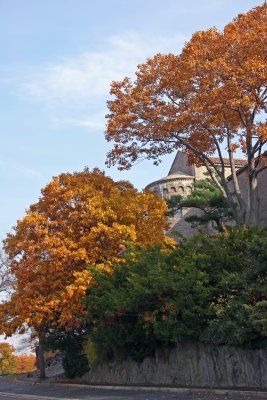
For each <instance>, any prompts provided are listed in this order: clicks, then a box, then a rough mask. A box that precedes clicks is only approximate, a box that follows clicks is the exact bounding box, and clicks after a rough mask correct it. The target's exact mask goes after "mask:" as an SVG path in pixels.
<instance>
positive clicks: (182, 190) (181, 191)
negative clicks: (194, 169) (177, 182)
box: [178, 186, 184, 196]
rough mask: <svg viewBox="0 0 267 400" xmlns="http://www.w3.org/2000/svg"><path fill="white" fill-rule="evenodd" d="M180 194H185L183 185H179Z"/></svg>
mask: <svg viewBox="0 0 267 400" xmlns="http://www.w3.org/2000/svg"><path fill="white" fill-rule="evenodd" d="M178 194H180V195H182V196H183V195H184V188H183V186H179V187H178Z"/></svg>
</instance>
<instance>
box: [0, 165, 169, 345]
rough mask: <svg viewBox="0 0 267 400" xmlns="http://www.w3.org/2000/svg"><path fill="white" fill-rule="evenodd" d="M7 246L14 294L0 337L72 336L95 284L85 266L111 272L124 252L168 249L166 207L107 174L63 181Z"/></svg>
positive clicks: (1, 311)
mask: <svg viewBox="0 0 267 400" xmlns="http://www.w3.org/2000/svg"><path fill="white" fill-rule="evenodd" d="M41 193H42V194H41V197H40V199H39V201H38V202H37V203H36V204H33V205H31V206H30V208H29V210H28V211H27V214H26V216H25V217H24V218H23V219H22V220H20V221H18V223H17V225H16V226H15V227H14V233H11V234H9V235H8V237H7V239H6V240H5V242H4V244H5V250H6V252H7V254H8V256H9V259H10V270H11V272H12V273H13V274H14V276H15V277H16V282H15V287H14V293H12V296H11V298H10V300H9V301H7V302H6V303H4V304H1V305H0V321H1V330H2V332H4V333H6V334H8V335H10V334H12V333H14V332H15V331H16V330H17V329H19V330H20V331H21V332H22V331H23V330H24V329H25V324H27V326H30V327H32V328H33V329H34V331H35V332H36V334H37V335H38V337H39V339H40V347H39V351H41V350H42V346H41V345H42V341H43V340H44V334H45V332H47V329H48V327H50V326H52V327H55V326H61V327H62V326H63V327H64V328H65V329H74V328H75V327H78V326H79V325H80V323H81V321H82V317H83V316H85V315H86V313H85V310H84V306H83V304H82V303H81V302H80V299H81V298H82V297H83V296H84V294H85V291H86V289H87V287H88V285H90V282H91V276H90V273H89V272H88V270H87V265H88V264H93V265H97V267H98V268H105V269H110V270H112V263H113V261H114V260H117V259H118V258H119V259H120V257H118V253H120V251H121V249H122V246H123V245H125V243H127V242H136V243H138V244H140V245H142V246H145V245H148V244H151V243H153V242H155V243H163V242H165V240H166V239H165V237H164V233H163V228H164V227H165V225H166V221H165V213H166V205H165V202H163V201H162V200H160V199H158V198H157V196H155V195H154V194H153V193H144V192H138V191H137V190H136V189H135V188H134V187H133V186H132V185H131V184H130V183H129V182H124V181H120V182H114V181H113V180H112V179H111V178H109V177H107V176H105V174H104V173H103V172H101V171H100V170H98V169H94V170H93V171H92V172H90V171H89V170H87V169H85V170H84V171H83V172H77V173H73V174H61V175H59V176H58V177H55V178H53V180H52V182H51V183H49V184H48V185H47V186H46V187H45V188H44V189H43V190H42V192H41Z"/></svg>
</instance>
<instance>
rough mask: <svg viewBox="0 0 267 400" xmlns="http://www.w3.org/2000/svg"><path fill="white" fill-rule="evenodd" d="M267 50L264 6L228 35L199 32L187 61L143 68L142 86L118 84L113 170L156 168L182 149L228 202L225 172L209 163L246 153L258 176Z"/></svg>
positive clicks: (158, 60)
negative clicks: (147, 164) (145, 162)
mask: <svg viewBox="0 0 267 400" xmlns="http://www.w3.org/2000/svg"><path fill="white" fill-rule="evenodd" d="M266 48H267V4H266V3H264V4H263V5H262V6H260V7H257V8H255V9H253V10H251V11H250V12H248V13H247V14H241V15H239V16H238V17H237V18H236V19H235V20H234V21H233V22H232V23H230V24H228V25H227V26H226V27H225V29H224V31H223V32H218V31H217V30H216V29H215V28H212V29H209V30H207V31H204V32H197V33H195V34H194V35H193V37H192V38H191V40H190V41H189V42H188V43H187V44H186V46H185V47H184V49H183V51H182V53H181V54H180V55H173V54H168V55H162V54H157V55H156V56H155V57H153V58H151V59H149V60H147V62H146V63H145V64H142V65H139V66H138V71H137V72H136V80H135V82H132V81H131V80H130V79H129V78H125V79H124V80H123V81H121V82H113V83H112V86H111V95H112V96H113V98H112V100H110V101H109V102H108V107H109V110H110V113H109V115H108V116H107V118H108V125H107V132H106V139H107V140H108V141H114V142H115V144H114V147H113V149H112V150H111V151H110V152H109V154H108V159H107V164H108V165H114V164H118V165H119V168H120V169H128V168H130V167H131V166H132V165H133V164H134V163H135V162H136V161H137V160H138V159H143V158H144V157H146V158H148V159H152V160H154V163H155V164H157V162H158V159H159V157H160V156H161V155H164V154H167V153H171V152H173V151H174V150H175V149H181V150H183V151H186V152H187V153H188V154H189V160H190V161H191V162H195V163H196V164H202V165H205V166H206V167H207V168H208V169H209V172H210V174H211V176H212V178H213V181H214V182H215V183H216V184H217V186H218V187H219V188H220V189H221V191H222V192H223V193H224V195H225V196H227V197H229V196H230V192H229V189H228V186H227V185H228V181H227V179H226V175H225V171H224V169H221V168H219V167H216V166H215V165H214V164H213V162H212V160H211V159H210V156H212V155H214V154H217V155H219V156H220V155H221V153H222V152H223V151H224V149H225V146H226V150H227V151H228V153H229V157H230V156H231V155H233V156H234V155H235V153H236V151H237V149H241V150H242V151H243V152H244V153H245V154H246V156H247V161H248V166H249V171H250V174H251V176H252V175H253V174H255V169H256V168H257V163H255V162H254V160H255V158H256V157H257V156H258V155H260V153H261V151H262V146H263V145H264V144H265V143H266V142H267V128H266V120H264V117H265V116H266V110H267V105H266V100H267V81H266V76H267V62H266V61H267V60H266ZM222 163H223V160H222ZM232 173H233V174H234V173H235V168H234V166H233V167H232ZM218 176H219V179H217V177H218ZM234 189H235V191H236V196H235V197H236V198H237V199H238V201H239V203H240V204H239V206H240V207H241V208H242V201H241V200H240V196H239V193H238V192H239V191H238V187H237V186H236V187H235V188H234ZM251 201H252V200H251Z"/></svg>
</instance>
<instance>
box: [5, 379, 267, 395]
mask: <svg viewBox="0 0 267 400" xmlns="http://www.w3.org/2000/svg"><path fill="white" fill-rule="evenodd" d="M257 398H258V396H256V397H255V395H254V394H238V393H235V394H231V393H225V394H213V393H211V392H209V393H208V392H203V391H200V392H197V391H196V392H194V393H188V392H187V393H170V392H155V391H136V390H127V391H126V390H111V389H92V388H89V387H86V386H85V387H84V388H81V387H73V386H72V387H67V386H61V385H57V384H49V385H47V384H36V383H28V382H27V383H22V382H18V381H16V380H15V379H13V378H12V379H11V378H3V377H2V378H0V400H224V399H225V400H257ZM260 398H261V399H264V398H265V399H266V400H267V393H266V397H265V396H264V397H262V396H261V397H260Z"/></svg>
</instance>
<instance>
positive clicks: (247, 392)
mask: <svg viewBox="0 0 267 400" xmlns="http://www.w3.org/2000/svg"><path fill="white" fill-rule="evenodd" d="M15 380H16V381H17V382H18V383H19V382H20V383H27V384H31V385H40V386H42V385H47V386H62V387H76V388H79V389H88V390H90V389H101V390H123V391H135V392H169V393H205V394H209V393H210V394H216V395H234V394H237V395H239V394H240V395H250V396H255V400H256V399H257V398H262V399H267V391H255V390H249V389H248V390H239V389H212V388H196V387H194V388H189V387H163V386H160V387H158V386H119V385H90V384H86V383H84V384H81V383H68V382H56V381H40V380H32V381H30V380H27V379H17V378H16V379H15Z"/></svg>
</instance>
